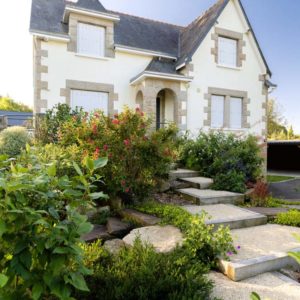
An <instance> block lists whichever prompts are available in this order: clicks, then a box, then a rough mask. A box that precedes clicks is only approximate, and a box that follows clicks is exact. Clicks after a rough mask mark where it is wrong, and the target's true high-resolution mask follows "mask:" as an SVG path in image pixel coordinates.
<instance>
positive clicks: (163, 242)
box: [123, 225, 183, 253]
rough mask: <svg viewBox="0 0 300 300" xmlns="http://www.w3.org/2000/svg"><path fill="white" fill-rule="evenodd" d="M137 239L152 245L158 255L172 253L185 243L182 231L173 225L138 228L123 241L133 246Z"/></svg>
mask: <svg viewBox="0 0 300 300" xmlns="http://www.w3.org/2000/svg"><path fill="white" fill-rule="evenodd" d="M136 238H140V239H141V241H142V243H143V244H151V245H152V246H153V247H154V249H155V250H156V252H158V253H167V252H171V251H172V250H174V249H175V248H176V247H177V246H181V245H182V242H183V235H182V233H181V231H180V230H179V229H178V228H176V227H174V226H171V225H167V226H149V227H142V228H137V229H134V230H132V231H131V232H130V233H129V234H128V235H127V236H125V237H124V238H123V241H124V243H125V244H126V245H128V246H133V244H134V241H135V240H136Z"/></svg>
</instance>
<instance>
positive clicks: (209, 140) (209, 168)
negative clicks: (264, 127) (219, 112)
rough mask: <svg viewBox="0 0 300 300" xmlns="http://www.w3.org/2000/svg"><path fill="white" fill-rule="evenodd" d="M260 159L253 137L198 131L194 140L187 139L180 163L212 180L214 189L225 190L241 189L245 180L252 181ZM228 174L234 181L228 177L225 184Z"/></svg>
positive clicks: (259, 164)
mask: <svg viewBox="0 0 300 300" xmlns="http://www.w3.org/2000/svg"><path fill="white" fill-rule="evenodd" d="M262 161H263V160H262V158H261V156H260V148H259V146H258V144H257V139H256V138H255V137H253V136H248V137H247V138H239V137H237V136H235V135H233V134H226V133H224V132H210V133H204V132H201V133H200V134H199V136H198V137H197V138H196V139H195V140H189V141H187V142H186V143H185V146H184V147H183V149H182V152H181V163H182V164H183V165H185V166H186V167H188V168H191V169H194V170H197V171H200V173H201V175H202V176H205V177H211V178H213V179H215V180H216V186H217V188H218V189H224V190H229V191H230V190H231V189H232V188H233V189H235V190H238V191H240V192H242V191H245V190H246V187H245V183H247V182H255V181H256V179H257V178H258V177H259V176H260V174H261V169H262ZM229 173H231V174H229ZM230 175H233V176H234V178H235V181H236V183H234V182H232V180H230V182H229V183H228V184H227V180H226V178H227V179H229V177H230Z"/></svg>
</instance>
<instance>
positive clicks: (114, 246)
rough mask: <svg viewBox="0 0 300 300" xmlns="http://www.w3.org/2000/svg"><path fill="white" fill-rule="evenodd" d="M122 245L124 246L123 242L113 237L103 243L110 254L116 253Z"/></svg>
mask: <svg viewBox="0 0 300 300" xmlns="http://www.w3.org/2000/svg"><path fill="white" fill-rule="evenodd" d="M122 247H125V243H124V242H123V241H122V240H120V239H114V240H110V241H106V242H105V243H104V248H105V249H106V250H107V251H108V252H110V253H111V254H118V253H119V251H120V250H121V248H122Z"/></svg>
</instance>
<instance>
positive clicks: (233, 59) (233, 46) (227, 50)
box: [218, 37, 237, 67]
mask: <svg viewBox="0 0 300 300" xmlns="http://www.w3.org/2000/svg"><path fill="white" fill-rule="evenodd" d="M218 44H219V45H218V49H219V50H218V51H219V53H218V57H219V62H218V63H219V64H221V65H225V66H231V67H236V66H237V40H233V39H228V38H224V37H219V42H218Z"/></svg>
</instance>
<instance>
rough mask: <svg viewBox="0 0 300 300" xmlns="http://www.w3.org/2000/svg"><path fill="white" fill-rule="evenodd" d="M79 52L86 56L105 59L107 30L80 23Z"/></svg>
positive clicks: (78, 32)
mask: <svg viewBox="0 0 300 300" xmlns="http://www.w3.org/2000/svg"><path fill="white" fill-rule="evenodd" d="M77 52H78V53H79V54H84V55H90V56H95V57H103V56H104V55H105V28H104V27H100V26H93V25H88V24H84V23H78V25H77Z"/></svg>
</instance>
